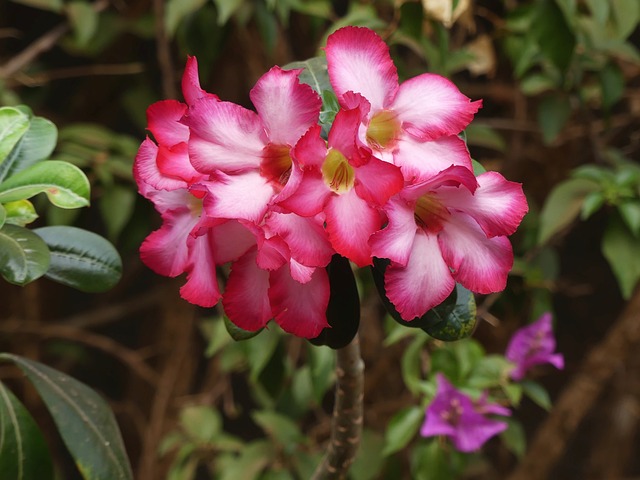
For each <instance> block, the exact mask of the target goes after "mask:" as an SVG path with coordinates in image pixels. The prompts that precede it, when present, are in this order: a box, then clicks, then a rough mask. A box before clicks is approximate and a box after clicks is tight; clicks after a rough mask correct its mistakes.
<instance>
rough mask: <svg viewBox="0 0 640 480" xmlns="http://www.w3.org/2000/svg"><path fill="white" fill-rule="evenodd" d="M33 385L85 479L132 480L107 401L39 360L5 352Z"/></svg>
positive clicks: (7, 357) (3, 356) (122, 445)
mask: <svg viewBox="0 0 640 480" xmlns="http://www.w3.org/2000/svg"><path fill="white" fill-rule="evenodd" d="M0 358H3V359H5V360H9V361H11V362H13V363H15V364H16V365H17V366H18V367H19V368H20V370H22V371H23V372H24V374H25V375H26V376H27V378H28V379H29V381H30V382H31V383H32V384H33V386H34V387H35V388H36V390H37V391H38V393H39V394H40V397H41V398H42V400H43V402H44V404H45V405H46V407H47V409H48V410H49V413H50V414H51V416H52V418H53V421H54V422H55V424H56V426H57V427H58V431H59V432H60V435H61V437H62V440H63V441H64V443H65V445H66V446H67V448H68V449H69V451H70V453H71V456H72V457H73V458H74V460H75V462H76V465H77V467H78V470H80V473H81V474H82V476H83V478H84V479H86V480H129V479H131V480H132V479H133V474H132V472H131V467H130V466H129V461H128V459H127V455H126V453H125V449H124V444H123V442H122V437H121V435H120V431H119V430H118V425H117V423H116V420H115V418H114V416H113V413H111V410H110V409H109V406H108V405H107V403H106V402H105V401H104V400H103V399H102V397H100V396H99V395H98V394H97V393H96V392H94V391H93V390H92V389H90V388H89V387H87V386H86V385H84V384H82V383H80V382H78V381H77V380H75V379H73V378H71V377H69V376H68V375H65V374H64V373H62V372H59V371H57V370H54V369H53V368H50V367H47V366H46V365H42V364H41V363H38V362H34V361H32V360H27V359H26V358H23V357H19V356H17V355H11V354H8V353H2V354H0Z"/></svg>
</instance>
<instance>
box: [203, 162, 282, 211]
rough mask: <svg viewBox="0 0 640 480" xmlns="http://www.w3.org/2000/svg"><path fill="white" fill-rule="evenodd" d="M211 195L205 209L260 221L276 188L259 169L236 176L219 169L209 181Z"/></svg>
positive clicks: (206, 201) (208, 186)
mask: <svg viewBox="0 0 640 480" xmlns="http://www.w3.org/2000/svg"><path fill="white" fill-rule="evenodd" d="M207 189H208V190H209V195H208V196H207V197H205V199H204V209H205V211H206V213H207V215H208V216H210V217H214V218H228V219H243V220H248V221H250V222H254V223H259V222H260V221H261V220H262V217H264V214H265V213H266V211H267V207H268V204H269V201H270V200H271V198H272V197H273V194H274V191H273V188H272V187H271V185H270V184H269V183H268V182H267V181H266V180H265V179H264V178H262V177H261V176H260V173H258V172H257V171H248V172H245V173H240V174H237V175H227V174H225V173H222V172H218V173H217V174H216V175H215V176H212V181H211V182H207Z"/></svg>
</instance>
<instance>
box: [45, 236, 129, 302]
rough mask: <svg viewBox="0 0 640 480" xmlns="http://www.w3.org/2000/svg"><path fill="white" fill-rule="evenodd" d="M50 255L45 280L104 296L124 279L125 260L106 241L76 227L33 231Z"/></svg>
mask: <svg viewBox="0 0 640 480" xmlns="http://www.w3.org/2000/svg"><path fill="white" fill-rule="evenodd" d="M34 233H36V234H37V235H39V236H40V237H41V238H42V239H43V240H44V241H45V243H46V244H47V246H48V247H49V250H50V251H51V266H50V267H49V270H48V271H47V274H46V276H47V277H48V278H50V279H52V280H54V281H56V282H59V283H62V284H63V285H67V286H69V287H73V288H76V289H78V290H80V291H82V292H92V293H93V292H103V291H105V290H108V289H110V288H112V287H113V286H114V285H115V284H116V283H118V281H119V280H120V277H121V276H122V260H121V259H120V255H119V254H118V252H117V251H116V249H115V248H114V247H113V245H111V244H110V243H109V242H108V241H107V240H105V239H104V238H102V237H101V236H99V235H96V234H95V233H92V232H88V231H86V230H82V229H80V228H76V227H66V226H56V227H43V228H38V229H36V230H34Z"/></svg>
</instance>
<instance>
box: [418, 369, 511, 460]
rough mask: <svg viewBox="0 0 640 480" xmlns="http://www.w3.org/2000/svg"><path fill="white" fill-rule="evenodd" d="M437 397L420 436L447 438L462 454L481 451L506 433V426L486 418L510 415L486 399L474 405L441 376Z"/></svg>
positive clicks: (438, 375) (505, 409) (430, 408)
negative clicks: (493, 439) (497, 436)
mask: <svg viewBox="0 0 640 480" xmlns="http://www.w3.org/2000/svg"><path fill="white" fill-rule="evenodd" d="M436 382H437V391H436V396H435V397H434V399H433V400H432V402H431V404H430V405H429V407H428V408H427V412H426V417H425V421H424V424H423V425H422V428H421V429H420V434H421V435H422V436H423V437H433V436H437V435H444V436H447V437H449V438H451V441H452V442H453V444H454V445H455V447H456V449H458V450H459V451H461V452H473V451H476V450H479V449H480V448H481V447H482V445H484V444H485V442H486V441H487V440H489V439H490V438H491V437H493V436H494V435H497V434H498V433H500V432H503V431H504V430H506V429H507V423H506V422H502V421H499V420H493V419H491V418H487V417H486V416H485V415H487V414H497V415H502V416H509V415H510V414H511V412H510V411H509V410H508V409H507V408H505V407H503V406H501V405H498V404H494V403H488V402H487V401H486V396H483V397H482V398H481V399H480V400H479V401H477V402H474V401H473V400H472V399H471V398H470V397H468V396H467V395H465V394H464V393H462V392H460V391H458V390H456V389H455V387H454V386H453V385H451V383H449V381H448V380H447V379H446V378H445V377H444V375H442V374H441V373H438V374H437V376H436Z"/></svg>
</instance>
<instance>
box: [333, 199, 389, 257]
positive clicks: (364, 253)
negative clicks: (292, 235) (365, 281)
mask: <svg viewBox="0 0 640 480" xmlns="http://www.w3.org/2000/svg"><path fill="white" fill-rule="evenodd" d="M324 211H325V214H326V216H327V219H326V221H327V232H328V233H329V240H331V245H333V248H335V249H336V252H338V253H339V254H340V255H342V256H344V257H347V258H348V259H349V260H351V261H353V262H354V263H355V264H356V265H358V266H359V267H364V266H366V265H371V262H372V258H371V246H370V245H369V238H370V237H371V235H372V234H373V233H374V232H376V231H378V230H379V229H380V227H381V226H382V222H381V218H380V214H379V213H378V211H377V210H376V209H375V208H373V207H371V206H370V205H369V204H368V203H367V202H365V201H364V200H362V199H361V198H360V197H359V196H358V194H357V193H356V191H355V190H354V189H351V190H349V191H347V192H345V193H343V194H341V195H332V196H331V197H330V198H329V200H328V201H327V204H326V206H325V209H324Z"/></svg>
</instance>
